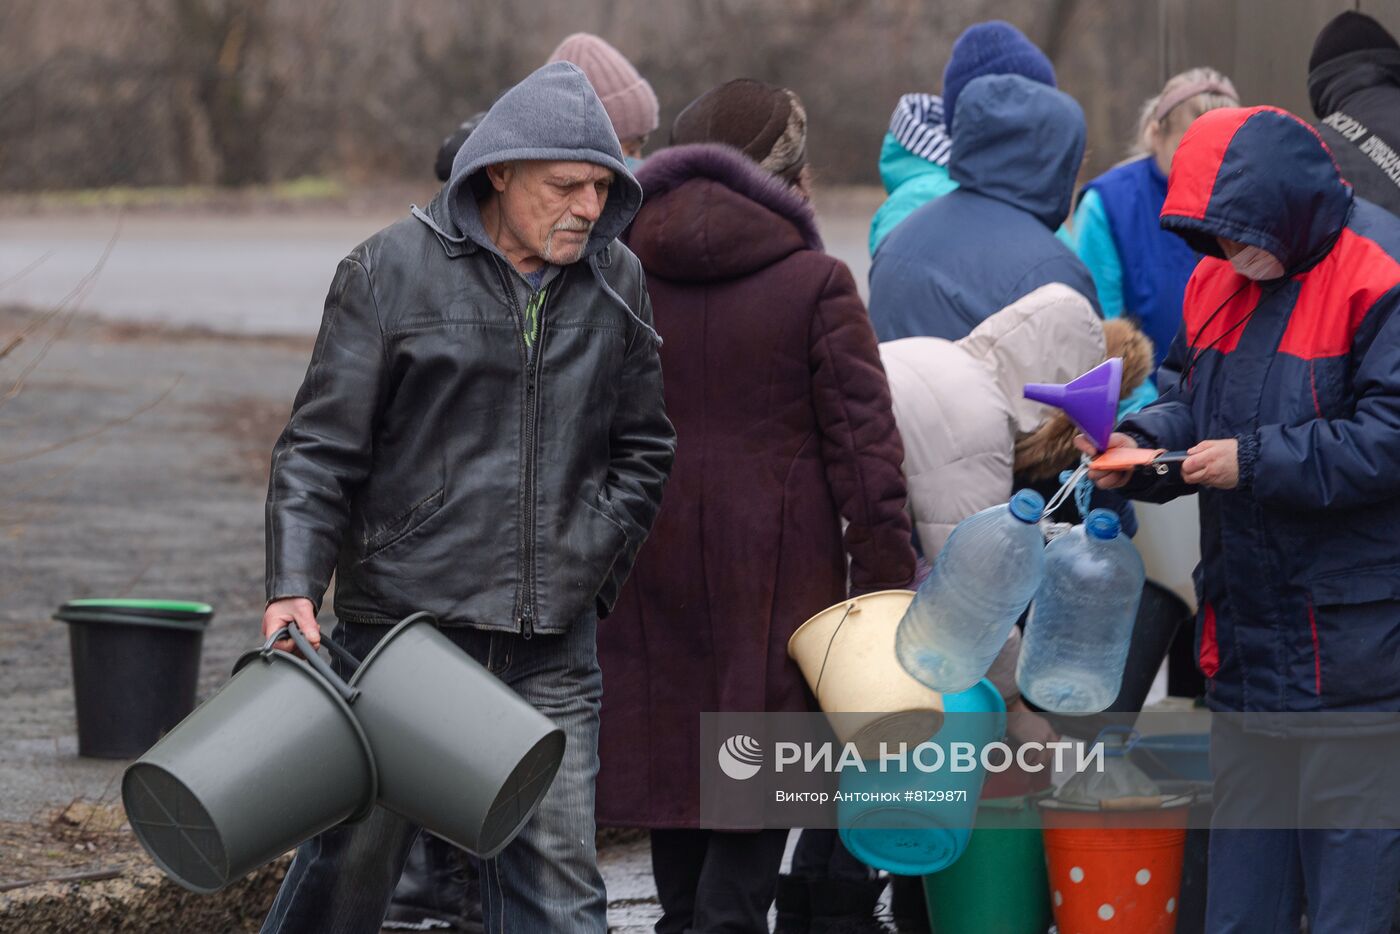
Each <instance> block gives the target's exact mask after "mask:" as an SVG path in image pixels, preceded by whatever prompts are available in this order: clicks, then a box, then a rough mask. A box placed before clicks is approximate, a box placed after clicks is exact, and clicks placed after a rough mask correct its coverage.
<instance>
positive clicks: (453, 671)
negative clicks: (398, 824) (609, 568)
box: [350, 613, 564, 858]
mask: <svg viewBox="0 0 1400 934" xmlns="http://www.w3.org/2000/svg"><path fill="white" fill-rule="evenodd" d="M350 684H351V685H353V686H355V687H357V688H359V689H360V696H359V699H358V700H357V701H356V703H355V716H356V717H358V718H359V721H360V724H361V725H362V726H363V727H364V730H365V735H366V736H368V737H369V742H370V746H371V748H373V749H374V755H375V760H376V762H377V763H378V767H379V803H380V804H381V805H382V806H384V807H386V808H388V809H389V810H391V811H394V812H395V813H397V814H401V815H403V816H404V817H407V818H408V819H409V820H412V821H414V822H415V823H418V824H422V825H423V826H424V827H426V828H427V829H428V830H431V831H432V832H433V833H435V834H437V835H438V836H440V837H442V838H443V839H445V840H447V841H449V842H451V843H455V844H457V845H458V846H460V847H462V848H464V849H467V850H470V851H471V852H473V853H475V854H477V855H478V856H480V857H483V858H489V857H491V856H494V855H496V854H497V853H499V852H500V851H501V849H502V848H504V847H505V845H506V844H507V843H509V842H510V841H511V840H512V839H513V838H514V837H515V835H516V833H518V832H519V831H520V828H522V827H523V826H525V822H526V821H527V820H529V818H530V815H531V814H533V813H534V810H535V808H536V806H538V804H539V802H540V799H542V798H543V797H544V795H545V792H547V791H548V790H549V786H550V784H551V783H552V782H553V781H554V775H555V773H556V772H557V771H558V770H559V764H560V762H561V761H562V760H563V758H564V731H563V730H561V729H559V728H558V727H557V726H555V725H554V724H553V723H552V722H551V721H550V720H549V718H548V717H546V716H545V715H544V714H542V713H540V712H539V711H538V710H536V709H535V708H533V707H531V706H530V705H529V704H528V703H526V702H525V701H524V700H523V699H522V698H521V697H520V695H518V694H516V693H515V692H514V691H512V690H511V689H510V688H508V687H506V686H505V685H504V684H502V683H501V681H500V680H499V679H497V678H496V677H495V676H494V675H492V674H491V673H490V672H489V671H487V670H486V669H485V668H483V667H482V666H481V665H480V664H478V663H477V662H476V661H475V660H474V659H473V658H472V657H471V656H470V655H468V654H467V653H466V652H463V651H462V650H461V649H459V648H458V647H457V646H456V645H454V644H453V643H452V641H451V640H450V639H448V638H447V637H446V636H444V635H443V634H442V633H441V632H439V631H438V629H437V626H436V623H435V621H434V620H433V618H432V617H431V616H429V615H428V614H426V613H417V614H415V615H413V616H410V617H408V618H407V619H405V620H404V621H403V622H401V623H399V624H398V625H397V626H395V627H394V628H393V629H392V630H390V631H389V633H388V635H386V636H385V637H384V638H383V639H382V640H380V642H379V644H378V645H376V646H375V647H374V649H373V650H372V651H371V652H370V653H369V654H368V655H367V656H365V660H364V663H363V664H362V665H361V666H360V669H359V670H358V671H357V672H356V673H355V676H354V677H353V678H351V679H350Z"/></svg>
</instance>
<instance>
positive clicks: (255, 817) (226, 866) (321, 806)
mask: <svg viewBox="0 0 1400 934" xmlns="http://www.w3.org/2000/svg"><path fill="white" fill-rule="evenodd" d="M291 635H292V636H293V639H294V641H296V642H297V644H298V648H299V649H300V650H301V651H302V652H303V653H304V654H305V655H306V656H307V657H308V660H303V659H300V658H297V657H296V656H294V655H291V654H289V653H287V652H282V651H279V650H275V649H273V648H272V647H271V646H272V643H273V642H274V641H275V640H277V639H279V638H281V637H282V636H283V633H278V634H276V635H274V636H273V637H272V638H271V639H269V640H268V642H267V644H266V645H265V646H264V647H263V648H262V649H261V650H260V651H255V652H249V653H248V654H247V655H245V656H243V658H241V659H239V661H238V664H237V666H235V668H234V676H233V678H232V679H230V680H229V682H228V683H227V684H225V685H224V686H223V687H222V688H221V689H220V690H219V692H218V693H217V694H215V695H214V696H213V697H211V698H209V699H208V700H207V701H205V702H204V703H203V704H201V705H200V706H199V707H198V708H196V709H195V711H194V712H193V713H191V714H190V715H189V716H188V717H186V718H185V719H184V720H182V721H181V722H180V724H179V725H178V726H176V727H175V729H174V730H172V731H171V732H170V733H168V734H167V735H166V736H165V738H164V739H162V740H161V741H160V742H158V743H156V745H155V746H153V747H151V749H150V750H148V751H147V752H146V753H145V754H144V755H143V756H141V758H140V759H138V760H137V761H136V762H134V763H133V764H132V765H131V766H130V767H128V768H127V770H126V773H125V774H124V775H123V776H122V804H123V805H124V806H125V808H126V815H127V820H128V821H130V823H131V829H132V831H133V832H134V833H135V834H136V838H137V839H138V840H140V841H141V845H142V846H144V847H145V848H146V852H148V853H149V854H150V855H151V858H152V859H153V860H155V862H156V865H158V866H159V867H160V868H161V869H162V870H164V871H165V872H166V874H167V875H169V876H170V877H171V878H172V879H174V880H175V881H176V882H178V883H179V884H180V885H182V886H184V887H185V888H187V889H190V890H191V891H194V892H199V893H201V894H208V893H211V892H217V891H219V890H220V889H222V888H224V887H225V886H227V885H228V884H230V883H231V882H234V881H236V880H237V879H239V878H241V877H242V876H243V875H245V874H246V873H248V872H251V871H252V870H254V869H256V868H257V867H258V866H261V865H262V864H264V863H266V862H269V861H270V860H273V859H275V858H277V857H278V856H280V855H282V854H283V853H285V852H287V850H289V849H291V848H293V847H295V846H296V845H298V844H299V843H301V842H302V841H304V840H306V839H308V838H310V837H313V836H315V835H316V834H318V833H320V832H321V831H323V830H327V829H329V828H331V827H334V826H335V825H336V824H339V823H341V822H343V821H347V820H351V821H353V820H361V819H363V818H364V817H366V816H368V815H369V813H370V811H371V810H373V808H374V801H375V796H376V793H377V790H378V775H377V772H376V768H375V761H374V756H373V753H372V752H371V747H370V744H369V741H368V739H367V738H366V736H365V733H364V731H363V730H362V729H361V727H360V724H359V723H358V721H356V719H355V716H354V714H352V713H351V710H350V705H349V702H350V701H353V700H354V698H355V693H356V692H355V691H354V689H353V688H351V687H349V686H348V685H346V684H345V683H344V682H343V681H341V680H340V679H339V678H338V677H337V676H336V675H335V674H334V673H333V672H331V670H330V668H329V666H328V665H326V664H325V662H324V661H322V660H321V659H320V658H319V657H317V656H316V655H315V653H313V652H312V651H311V648H310V646H309V645H308V644H307V643H306V640H305V639H304V638H303V637H302V635H301V633H300V632H297V631H296V630H295V629H293V630H292V631H291Z"/></svg>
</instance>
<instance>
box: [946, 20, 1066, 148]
mask: <svg viewBox="0 0 1400 934" xmlns="http://www.w3.org/2000/svg"><path fill="white" fill-rule="evenodd" d="M983 75H1021V76H1022V77H1025V78H1029V79H1030V80H1032V81H1039V82H1040V83H1041V84H1048V85H1049V86H1050V87H1052V88H1053V87H1054V86H1055V66H1054V65H1052V64H1050V59H1048V58H1046V57H1045V53H1044V52H1042V51H1040V49H1038V48H1036V45H1035V43H1034V42H1032V41H1031V40H1029V39H1027V38H1026V37H1025V36H1024V35H1022V33H1021V31H1020V30H1019V29H1017V28H1016V27H1015V26H1012V25H1011V24H1010V23H1008V22H1006V21H1004V20H999V19H994V20H988V21H987V22H985V23H978V24H977V25H975V26H969V27H968V28H967V29H966V30H965V31H964V32H963V34H962V35H961V36H958V41H956V42H954V43H953V53H952V54H951V55H950V56H948V67H947V68H945V69H943V115H944V118H945V121H946V122H947V125H948V128H949V129H950V130H951V129H952V127H953V113H954V111H955V110H956V108H957V106H958V95H959V94H961V93H962V89H963V87H964V86H966V85H967V83H968V82H969V81H971V80H972V79H973V78H980V77H982V76H983Z"/></svg>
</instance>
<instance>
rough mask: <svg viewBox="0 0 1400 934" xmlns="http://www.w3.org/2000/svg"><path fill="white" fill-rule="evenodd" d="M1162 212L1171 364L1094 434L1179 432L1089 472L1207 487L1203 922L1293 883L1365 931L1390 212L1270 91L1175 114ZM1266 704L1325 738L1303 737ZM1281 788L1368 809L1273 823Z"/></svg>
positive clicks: (1372, 924) (1387, 544) (1384, 502)
mask: <svg viewBox="0 0 1400 934" xmlns="http://www.w3.org/2000/svg"><path fill="white" fill-rule="evenodd" d="M1161 220H1162V226H1163V227H1165V228H1166V229H1168V230H1170V231H1172V232H1174V233H1176V234H1178V235H1180V236H1181V237H1182V238H1183V239H1185V240H1186V242H1187V244H1188V245H1189V246H1191V247H1192V248H1193V249H1195V250H1197V251H1199V252H1201V253H1203V254H1205V258H1204V259H1202V260H1201V262H1200V264H1199V265H1198V266H1197V267H1196V270H1195V272H1194V273H1193V275H1192V277H1191V280H1190V282H1189V283H1188V285H1187V288H1186V301H1185V309H1184V311H1185V327H1184V329H1183V331H1182V333H1181V334H1180V335H1179V336H1178V337H1177V339H1176V342H1175V344H1174V346H1173V348H1172V351H1171V356H1170V358H1169V359H1170V360H1171V361H1173V362H1174V363H1175V364H1176V365H1177V367H1178V368H1179V372H1180V373H1181V379H1180V381H1179V382H1178V383H1177V385H1176V387H1175V388H1173V389H1172V390H1171V391H1169V392H1168V393H1167V394H1166V395H1165V396H1164V397H1163V398H1162V399H1161V400H1160V401H1158V402H1157V403H1155V404H1153V405H1151V406H1149V407H1147V408H1146V409H1144V410H1142V411H1141V412H1138V413H1136V414H1134V415H1132V416H1130V417H1129V418H1128V419H1126V420H1125V421H1124V422H1123V423H1122V424H1121V425H1120V426H1119V430H1118V433H1116V434H1114V435H1113V437H1112V439H1111V441H1110V443H1109V447H1110V448H1122V447H1143V448H1154V449H1155V448H1166V449H1174V450H1175V449H1187V450H1189V456H1188V457H1187V459H1186V460H1185V462H1184V463H1183V464H1182V468H1181V471H1180V475H1179V476H1172V475H1167V476H1166V477H1164V478H1163V477H1158V476H1156V475H1155V474H1153V475H1150V476H1151V479H1148V475H1146V474H1143V473H1139V474H1125V473H1107V472H1102V471H1095V472H1094V473H1091V477H1093V478H1094V479H1095V480H1096V482H1097V483H1098V484H1099V485H1100V486H1103V487H1123V488H1124V489H1126V490H1127V491H1128V492H1129V493H1130V494H1131V495H1133V496H1135V497H1137V498H1140V499H1147V500H1155V501H1164V500H1167V499H1171V498H1173V497H1175V496H1180V495H1184V494H1189V493H1199V496H1200V512H1201V552H1202V561H1201V566H1200V568H1199V569H1198V572H1197V586H1198V590H1199V596H1200V601H1199V603H1200V613H1199V618H1198V621H1197V644H1198V661H1199V664H1200V668H1201V670H1202V671H1203V673H1204V674H1205V675H1206V677H1207V678H1208V679H1209V681H1208V689H1207V702H1208V703H1209V705H1210V707H1211V708H1212V709H1213V710H1215V711H1217V712H1223V713H1225V714H1226V716H1217V717H1216V718H1215V721H1214V723H1213V726H1212V735H1211V751H1210V758H1211V769H1212V771H1213V773H1214V777H1215V781H1216V792H1215V804H1216V816H1215V822H1216V824H1217V827H1218V828H1221V829H1216V830H1215V831H1214V832H1213V833H1212V835H1211V848H1210V881H1209V889H1210V892H1209V896H1208V906H1207V923H1206V928H1207V930H1209V931H1211V932H1212V934H1235V932H1273V931H1296V930H1297V929H1298V924H1299V918H1300V916H1301V914H1302V913H1303V911H1304V905H1306V912H1307V915H1308V919H1309V922H1310V924H1309V930H1310V931H1311V932H1313V934H1382V932H1387V931H1389V930H1390V922H1391V914H1392V910H1393V908H1394V904H1395V892H1396V887H1397V883H1400V831H1397V830H1393V829H1377V828H1378V827H1380V828H1384V827H1385V826H1390V827H1397V826H1400V824H1396V823H1393V822H1391V823H1389V824H1388V825H1387V824H1386V822H1385V821H1386V820H1389V818H1386V819H1385V820H1382V821H1379V822H1378V821H1376V820H1372V819H1366V818H1369V816H1370V815H1371V814H1372V812H1373V811H1374V810H1375V809H1376V808H1377V807H1379V806H1384V805H1385V804H1386V802H1388V801H1390V800H1393V799H1394V798H1395V789H1396V788H1397V787H1400V769H1397V768H1396V767H1395V765H1394V764H1393V763H1392V761H1391V760H1393V759H1395V758H1396V757H1394V756H1391V757H1389V758H1387V757H1385V756H1384V755H1378V754H1375V750H1376V749H1377V748H1378V747H1379V744H1380V743H1381V742H1383V741H1384V740H1383V739H1381V737H1388V738H1389V741H1390V743H1391V744H1392V745H1393V744H1394V735H1393V734H1394V732H1395V729H1394V727H1393V726H1390V723H1391V721H1394V720H1396V719H1400V718H1395V717H1393V716H1392V717H1386V716H1384V715H1385V714H1394V713H1395V712H1397V711H1400V313H1397V310H1398V309H1400V220H1397V219H1396V218H1395V217H1394V216H1392V215H1391V214H1389V213H1387V212H1386V211H1384V210H1382V209H1381V208H1379V207H1377V206H1376V205H1374V204H1372V203H1370V202H1368V201H1366V200H1364V199H1362V198H1359V197H1356V195H1355V193H1354V192H1353V190H1352V187H1351V185H1350V184H1348V183H1347V182H1346V181H1345V180H1344V179H1343V178H1342V175H1341V173H1340V172H1339V171H1338V169H1337V165H1336V163H1335V162H1334V161H1333V159H1332V155H1331V153H1330V152H1329V151H1328V149H1327V147H1326V146H1325V145H1324V144H1323V142H1322V140H1321V139H1320V138H1319V137H1318V135H1317V133H1316V131H1314V130H1313V129H1312V128H1311V127H1309V126H1308V125H1307V124H1305V123H1304V122H1303V121H1301V120H1299V119H1298V118H1297V117H1295V116H1293V115H1292V114H1290V113H1287V112H1285V111H1282V110H1279V109H1277V108H1273V107H1252V108H1229V109H1221V110H1214V111H1211V112H1210V113H1207V114H1205V115H1203V116H1202V117H1200V118H1199V119H1197V120H1196V122H1195V123H1193V124H1192V126H1191V128H1190V129H1189V130H1188V131H1187V133H1186V135H1185V137H1184V138H1183V139H1182V142H1181V146H1180V148H1179V149H1178V150H1177V153H1176V157H1175V160H1174V161H1173V163H1172V167H1171V175H1170V178H1169V182H1168V191H1167V198H1166V202H1165V204H1164V205H1163V208H1162V214H1161ZM1079 444H1080V447H1081V449H1083V450H1084V451H1085V452H1086V453H1094V452H1093V445H1092V443H1090V442H1089V441H1087V439H1084V438H1081V439H1079ZM1372 712H1374V713H1378V714H1380V715H1382V716H1380V717H1375V716H1372V717H1371V719H1370V721H1369V724H1370V725H1369V729H1370V730H1371V732H1370V733H1369V734H1368V735H1367V736H1364V737H1360V738H1358V736H1357V730H1358V729H1359V727H1358V726H1355V725H1353V724H1355V723H1356V721H1357V720H1358V719H1359V718H1358V716H1357V715H1358V713H1372ZM1280 713H1285V714H1289V715H1293V716H1292V719H1291V720H1289V721H1288V722H1291V723H1297V722H1298V720H1299V719H1302V720H1303V721H1305V722H1306V724H1307V729H1308V730H1309V732H1310V733H1311V734H1312V735H1313V736H1314V737H1317V736H1322V737H1325V738H1323V739H1314V740H1312V741H1310V742H1308V743H1307V744H1305V745H1300V743H1299V740H1298V738H1297V735H1298V731H1297V729H1296V728H1295V727H1284V726H1282V724H1283V723H1284V722H1285V718H1282V717H1279V716H1278V714H1280ZM1322 713H1328V714H1331V716H1330V717H1323V716H1310V717H1303V718H1299V717H1297V715H1299V714H1314V715H1316V714H1322ZM1339 717H1342V718H1344V719H1345V720H1346V721H1347V723H1346V724H1345V725H1343V726H1340V727H1339V726H1337V725H1336V722H1337V720H1338V718H1339ZM1287 730H1293V733H1292V734H1291V735H1281V733H1282V732H1284V731H1287ZM1290 744H1291V745H1290ZM1368 753H1369V755H1368ZM1281 764H1284V765H1286V768H1281V767H1280V766H1281ZM1279 799H1282V800H1283V801H1285V802H1286V811H1287V813H1292V814H1306V813H1307V812H1308V811H1309V810H1314V811H1315V810H1316V806H1317V805H1318V804H1320V803H1322V802H1326V803H1328V805H1329V806H1331V805H1342V806H1345V805H1348V804H1352V805H1356V807H1355V808H1353V809H1352V810H1353V811H1354V812H1355V813H1354V814H1352V815H1347V818H1348V819H1351V820H1355V819H1357V816H1358V815H1359V816H1361V817H1362V819H1365V823H1350V824H1347V823H1346V820H1343V821H1341V822H1334V825H1333V826H1327V825H1326V824H1324V825H1323V826H1319V825H1318V823H1316V822H1313V821H1310V820H1309V819H1308V818H1307V817H1300V818H1294V821H1295V822H1294V824H1293V827H1292V829H1290V825H1289V824H1288V823H1286V822H1277V821H1278V814H1277V813H1275V814H1273V815H1270V814H1267V813H1266V812H1265V810H1264V808H1265V805H1266V804H1268V803H1269V802H1270V801H1273V802H1275V803H1276V802H1277V801H1278V800H1279ZM1392 807H1393V805H1392ZM1343 813H1345V811H1344V812H1343ZM1336 823H1340V824H1342V826H1337V825H1336ZM1222 825H1224V826H1228V827H1229V828H1230V829H1223V826H1222ZM1245 828H1248V829H1245Z"/></svg>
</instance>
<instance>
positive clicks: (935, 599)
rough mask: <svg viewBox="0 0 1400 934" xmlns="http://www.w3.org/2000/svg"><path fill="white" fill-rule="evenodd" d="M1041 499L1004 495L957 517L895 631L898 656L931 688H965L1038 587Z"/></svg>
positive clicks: (1042, 553) (986, 666) (1042, 556)
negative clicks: (996, 502)
mask: <svg viewBox="0 0 1400 934" xmlns="http://www.w3.org/2000/svg"><path fill="white" fill-rule="evenodd" d="M1044 511H1045V500H1044V498H1042V497H1041V495H1040V494H1039V493H1036V492H1035V491H1033V490H1021V491H1020V492H1018V493H1017V494H1016V495H1015V496H1013V497H1012V498H1011V502H1009V503H1003V504H1002V505H1000V506H993V507H991V508H990V509H984V510H982V511H981V512H979V513H977V514H976V515H973V516H969V517H968V518H966V519H964V520H963V521H962V522H960V523H958V526H957V528H955V529H953V534H952V535H951V536H949V538H948V542H947V544H945V545H944V546H943V550H942V551H940V552H939V553H938V558H937V560H936V561H934V564H933V570H932V571H931V572H930V573H929V576H928V578H927V579H926V580H925V581H924V583H923V585H922V586H921V587H920V588H919V592H918V593H917V594H916V595H915V596H914V601H913V602H912V603H911V604H909V609H908V610H907V611H906V612H905V614H904V618H903V619H902V620H900V623H899V631H898V633H897V634H896V636H895V652H896V654H897V655H898V656H899V663H900V664H901V665H903V666H904V670H905V671H907V672H909V674H910V675H912V676H913V677H915V678H917V679H918V680H919V681H921V682H923V683H924V684H925V685H927V686H928V687H931V688H933V689H934V690H935V691H941V692H943V693H945V694H952V693H956V692H958V691H966V690H967V689H968V688H970V687H972V686H973V685H974V684H976V683H977V682H978V681H979V680H981V679H982V677H983V676H984V675H986V673H987V669H989V668H990V667H991V666H992V662H993V661H994V660H995V659H996V657H997V653H998V652H1000V651H1001V647H1002V645H1004V644H1005V643H1006V637H1007V636H1008V635H1009V634H1010V633H1011V627H1012V626H1014V625H1016V620H1017V619H1018V618H1019V617H1020V616H1021V614H1022V613H1023V612H1025V609H1026V607H1027V605H1029V604H1030V602H1031V597H1033V596H1034V595H1035V592H1036V589H1037V588H1038V587H1039V586H1040V579H1041V575H1042V573H1043V569H1044V566H1045V544H1044V539H1043V538H1042V537H1041V534H1040V525H1039V523H1040V516H1041V513H1042V512H1044Z"/></svg>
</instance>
